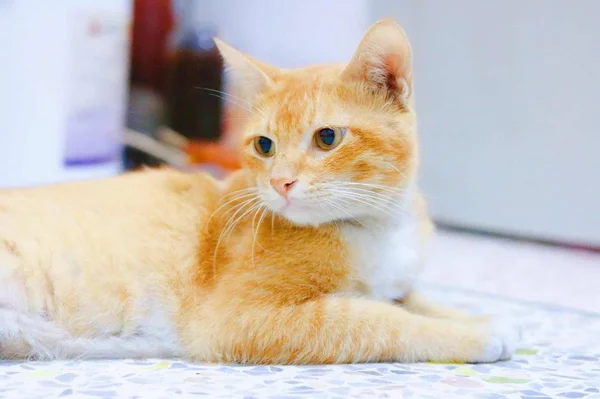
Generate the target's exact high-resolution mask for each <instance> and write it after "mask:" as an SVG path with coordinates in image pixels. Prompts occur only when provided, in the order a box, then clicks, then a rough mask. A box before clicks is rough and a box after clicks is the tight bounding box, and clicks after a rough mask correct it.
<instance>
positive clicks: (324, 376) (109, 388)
mask: <svg viewBox="0 0 600 399" xmlns="http://www.w3.org/2000/svg"><path fill="white" fill-rule="evenodd" d="M426 291H427V293H428V294H429V295H430V296H431V297H432V298H433V299H436V300H438V301H443V302H445V303H451V304H454V305H456V306H459V307H462V308H465V309H467V310H471V311H473V312H477V313H481V312H483V313H492V314H497V315H500V316H504V317H506V318H509V319H510V320H511V321H514V322H516V323H518V324H520V325H521V326H522V327H523V331H524V340H523V342H522V344H521V345H520V349H519V350H518V352H517V355H516V356H515V357H514V358H513V359H512V360H511V361H507V362H500V363H495V364H480V365H469V364H433V363H420V364H361V365H341V366H308V367H292V366H267V367H242V366H221V365H205V364H193V363H188V362H184V361H179V360H160V359H156V360H144V361H138V360H119V361H60V362H9V361H0V398H53V397H78V398H79V397H82V398H83V397H90V398H91V397H95V398H98V397H100V398H174V397H178V396H184V397H192V396H204V397H211V398H214V397H222V398H319V397H328V398H348V397H354V398H401V397H405V398H452V397H460V398H464V397H475V398H497V399H500V398H529V399H533V398H545V397H546V398H547V397H558V398H584V397H585V398H590V399H591V398H600V315H595V314H586V313H581V312H578V311H574V310H569V309H558V308H551V307H547V306H544V305H540V304H535V303H526V302H519V301H513V300H510V299H504V298H498V297H491V296H487V295H482V294H477V293H473V292H466V291H459V290H449V289H444V288H440V287H429V288H428V289H427V290H426Z"/></svg>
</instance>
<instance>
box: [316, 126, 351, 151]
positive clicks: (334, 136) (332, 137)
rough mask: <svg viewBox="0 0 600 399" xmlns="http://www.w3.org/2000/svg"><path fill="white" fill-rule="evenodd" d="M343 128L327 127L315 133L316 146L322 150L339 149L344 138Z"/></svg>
mask: <svg viewBox="0 0 600 399" xmlns="http://www.w3.org/2000/svg"><path fill="white" fill-rule="evenodd" d="M344 133H345V131H344V129H343V128H334V127H325V128H323V129H319V130H317V131H316V132H315V144H316V145H317V147H319V148H320V149H322V150H325V151H329V150H332V149H334V148H335V147H337V146H338V145H339V144H340V142H341V141H342V138H343V137H344Z"/></svg>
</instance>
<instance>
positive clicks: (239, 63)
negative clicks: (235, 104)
mask: <svg viewBox="0 0 600 399" xmlns="http://www.w3.org/2000/svg"><path fill="white" fill-rule="evenodd" d="M214 41H215V43H216V45H217V48H218V49H219V52H220V53H221V56H223V59H224V60H225V64H226V66H227V67H228V72H229V73H230V74H231V78H232V83H233V85H234V86H235V91H236V92H237V93H239V94H240V95H242V96H244V97H245V98H244V100H245V101H248V102H249V103H252V102H254V100H255V98H256V96H257V95H258V94H259V93H260V92H261V91H262V90H263V89H264V88H265V87H266V86H268V85H270V84H271V83H272V81H273V78H274V77H275V76H277V75H278V74H279V70H278V69H277V68H275V67H272V66H270V65H267V64H265V63H263V62H260V61H258V60H256V59H254V58H252V57H250V56H249V55H246V54H244V53H242V52H241V51H239V50H237V49H235V48H233V47H231V46H230V45H228V44H227V43H225V42H223V41H222V40H219V39H217V38H215V39H214Z"/></svg>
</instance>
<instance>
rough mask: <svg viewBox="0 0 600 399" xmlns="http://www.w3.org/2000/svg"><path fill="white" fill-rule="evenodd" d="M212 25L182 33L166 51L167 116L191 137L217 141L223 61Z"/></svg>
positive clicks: (181, 131)
mask: <svg viewBox="0 0 600 399" xmlns="http://www.w3.org/2000/svg"><path fill="white" fill-rule="evenodd" d="M214 36H215V31H214V30H213V29H211V28H206V27H202V28H196V29H193V30H191V31H189V32H187V33H186V34H184V35H183V36H182V37H181V38H180V39H179V40H178V42H177V43H176V44H175V49H173V50H172V51H171V52H170V54H169V62H168V74H167V115H168V116H167V119H168V124H169V126H170V127H171V128H172V129H173V130H175V131H176V132H178V133H180V134H182V135H184V136H185V137H187V138H189V139H191V140H202V141H218V140H219V138H220V135H221V98H220V97H222V94H221V93H220V92H221V91H222V90H223V80H222V72H223V61H222V58H221V55H220V54H219V52H218V50H217V48H216V46H215V43H214V41H213V37H214Z"/></svg>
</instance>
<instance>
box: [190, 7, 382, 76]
mask: <svg viewBox="0 0 600 399" xmlns="http://www.w3.org/2000/svg"><path fill="white" fill-rule="evenodd" d="M188 1H189V4H190V6H191V10H190V12H189V15H188V16H187V19H188V21H187V23H188V24H202V23H207V22H208V23H212V24H215V25H216V27H217V30H218V35H219V36H220V37H221V38H222V39H223V40H225V41H228V42H229V43H230V44H232V45H233V46H235V47H237V48H239V49H241V50H243V51H247V52H249V53H250V54H252V55H253V56H255V57H257V58H259V59H262V60H264V61H266V62H269V63H273V64H276V65H277V66H279V67H282V68H293V67H299V66H305V65H308V64H313V63H323V62H343V61H345V60H347V59H348V58H350V56H351V55H352V53H353V51H354V48H355V46H356V43H358V41H359V40H360V38H361V36H362V34H363V33H364V30H365V29H366V28H367V26H368V24H369V22H370V21H369V20H370V12H371V8H370V7H371V6H370V2H369V1H368V0H329V1H321V0H302V1H285V0H284V1H282V0H251V1H248V0H205V1H199V0H188Z"/></svg>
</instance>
